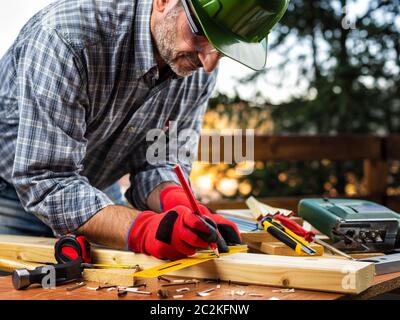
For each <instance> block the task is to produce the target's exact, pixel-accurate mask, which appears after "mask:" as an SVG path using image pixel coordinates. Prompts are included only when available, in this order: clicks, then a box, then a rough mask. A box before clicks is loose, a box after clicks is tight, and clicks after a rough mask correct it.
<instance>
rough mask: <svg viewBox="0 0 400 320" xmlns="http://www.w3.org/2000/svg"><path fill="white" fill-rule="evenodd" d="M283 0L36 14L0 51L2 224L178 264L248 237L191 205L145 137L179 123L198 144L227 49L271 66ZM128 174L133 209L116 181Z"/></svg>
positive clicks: (104, 6)
mask: <svg viewBox="0 0 400 320" xmlns="http://www.w3.org/2000/svg"><path fill="white" fill-rule="evenodd" d="M286 7H287V0H251V1H243V0H114V1H112V0H104V1H93V0H59V1H55V2H54V3H52V4H51V5H49V6H48V7H46V8H44V9H43V10H41V11H40V12H39V13H37V14H36V15H35V16H33V17H32V18H31V19H30V20H29V21H28V23H27V24H26V25H25V26H24V27H23V28H22V30H21V31H20V34H19V35H18V37H17V39H16V40H15V42H14V43H13V45H12V46H11V48H10V49H9V50H8V51H7V52H6V54H5V55H4V57H3V58H2V59H1V60H0V79H1V82H0V115H1V116H0V132H1V136H0V152H1V157H0V233H6V234H23V235H35V236H49V235H56V236H60V235H65V234H69V233H74V234H76V235H84V236H86V238H88V239H89V240H90V241H92V242H94V243H98V244H103V245H107V246H110V247H114V248H126V249H128V250H132V251H135V252H142V253H146V254H149V255H153V256H155V257H157V258H162V259H171V260H174V259H179V258H182V257H186V256H189V255H192V254H194V253H195V252H196V249H199V248H208V247H209V246H210V243H213V242H217V243H218V245H219V249H220V250H221V251H226V249H227V246H226V245H227V244H236V243H240V235H239V231H238V229H237V227H236V226H235V224H234V223H232V222H230V221H228V220H226V219H224V218H223V217H221V216H220V215H218V214H215V213H212V212H210V211H209V210H208V209H207V208H206V207H205V206H203V205H200V207H201V210H202V216H203V218H200V217H199V216H198V215H196V214H194V212H193V211H192V209H191V206H190V203H189V201H188V199H187V197H186V196H185V193H184V191H183V189H182V188H181V187H180V185H179V181H178V179H177V177H176V176H175V173H174V172H173V170H172V168H173V166H174V163H171V162H167V161H165V162H162V163H153V162H149V161H148V159H147V157H146V155H147V150H148V148H149V141H147V139H146V135H147V133H148V132H149V131H150V130H152V129H159V130H162V132H168V131H169V130H170V129H171V128H170V124H171V123H173V124H174V129H175V130H177V131H178V132H180V131H182V130H190V132H192V134H191V138H192V139H194V141H196V142H198V139H199V132H200V127H201V123H202V118H203V115H204V113H205V110H206V107H207V102H208V99H209V97H210V94H211V93H212V91H213V88H214V85H215V81H216V76H217V66H218V62H219V60H220V58H221V57H222V56H227V57H230V58H232V59H234V60H236V61H239V62H241V63H243V64H245V65H247V66H249V67H251V68H253V69H256V70H260V69H261V68H263V67H264V65H265V62H266V44H267V41H266V38H267V35H268V33H269V32H270V30H271V28H272V27H273V25H275V24H276V23H277V21H278V20H279V19H280V18H281V17H282V15H283V13H284V12H285V10H286ZM186 143H187V141H186V140H185V141H178V146H177V148H178V149H179V148H187V147H188V146H187V145H185V144H186ZM189 149H190V150H191V152H192V153H194V152H195V151H197V145H196V143H195V144H190V148H189ZM180 164H181V166H182V167H183V169H184V171H185V174H186V176H187V177H188V176H189V173H190V170H191V161H184V162H182V163H180ZM126 174H130V182H131V184H130V188H129V189H128V190H127V191H126V193H125V198H126V199H127V200H128V202H129V203H130V205H125V204H124V201H123V197H122V194H118V192H120V191H119V189H118V188H116V187H115V182H116V181H118V179H120V178H121V177H122V176H124V175H126ZM116 193H117V195H116Z"/></svg>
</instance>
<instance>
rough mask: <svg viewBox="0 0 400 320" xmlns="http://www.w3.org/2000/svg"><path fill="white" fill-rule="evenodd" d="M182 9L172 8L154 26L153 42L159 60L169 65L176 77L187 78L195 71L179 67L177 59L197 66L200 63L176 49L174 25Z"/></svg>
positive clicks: (176, 27) (178, 6)
mask: <svg viewBox="0 0 400 320" xmlns="http://www.w3.org/2000/svg"><path fill="white" fill-rule="evenodd" d="M181 10H183V9H182V7H181V6H180V5H179V4H178V5H176V6H175V7H174V8H172V9H171V10H170V11H169V12H168V13H167V15H166V17H165V19H163V20H162V21H160V22H159V23H157V24H156V25H155V26H154V40H155V43H156V47H157V50H158V53H159V54H160V56H161V58H162V59H163V60H164V61H165V62H166V63H167V64H168V65H169V67H170V68H171V70H172V71H173V72H175V73H176V74H177V75H178V76H181V77H187V76H190V75H192V74H193V72H194V71H195V70H193V69H188V68H184V67H181V66H179V65H178V64H177V62H178V60H177V59H178V58H180V57H182V56H183V57H185V58H186V59H188V60H190V61H191V62H192V63H194V65H199V64H200V62H199V60H198V58H197V56H196V57H194V56H193V55H191V54H180V53H179V52H178V51H177V50H176V49H175V48H176V42H177V29H178V28H179V27H178V26H177V24H176V22H177V20H178V16H179V14H180V13H181Z"/></svg>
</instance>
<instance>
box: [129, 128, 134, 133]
mask: <svg viewBox="0 0 400 320" xmlns="http://www.w3.org/2000/svg"><path fill="white" fill-rule="evenodd" d="M128 131H129V133H135V131H136V130H135V127H129V129H128Z"/></svg>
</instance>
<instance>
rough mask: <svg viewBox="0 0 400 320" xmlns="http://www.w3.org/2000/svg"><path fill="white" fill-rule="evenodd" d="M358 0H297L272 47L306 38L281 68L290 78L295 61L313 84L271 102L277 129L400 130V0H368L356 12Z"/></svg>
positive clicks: (287, 47) (285, 48) (285, 50)
mask: <svg viewBox="0 0 400 320" xmlns="http://www.w3.org/2000/svg"><path fill="white" fill-rule="evenodd" d="M357 3H360V1H351V0H312V1H305V0H291V2H290V5H289V8H288V12H287V14H286V15H285V16H284V18H283V19H282V21H281V24H280V26H278V28H277V30H276V32H277V34H278V36H277V37H276V39H275V40H274V41H273V42H272V43H270V50H279V52H280V53H281V55H282V56H289V53H290V54H291V55H292V56H293V53H294V52H296V50H295V47H296V46H299V47H300V46H301V48H302V50H297V52H298V53H297V57H295V58H294V59H291V60H286V61H284V62H283V63H282V65H279V66H276V67H275V68H277V69H279V70H282V72H281V74H282V79H281V83H279V85H283V86H284V85H285V77H286V76H287V72H288V70H290V72H293V64H295V65H297V66H298V67H299V69H300V70H299V71H300V73H299V74H300V76H299V78H298V82H299V83H300V81H302V80H304V78H305V79H307V80H308V88H307V90H306V91H305V93H304V94H303V95H302V96H300V97H293V98H292V99H291V100H290V101H289V102H287V103H283V104H280V105H279V106H274V107H272V113H271V115H272V118H273V120H274V125H275V131H276V132H279V133H282V132H295V133H300V132H303V133H368V132H373V133H377V132H381V133H385V132H400V24H399V19H400V3H399V0H390V1H382V0H369V1H368V4H367V10H366V12H365V13H363V15H362V16H356V17H352V18H351V17H350V14H349V13H350V12H351V10H350V8H353V11H354V8H357V6H356V4H357ZM396 19H397V24H396ZM293 43H296V44H297V45H295V46H293ZM288 66H290V68H287V67H288ZM266 72H270V70H268V69H266V70H263V71H261V72H258V73H255V74H253V75H252V76H250V77H248V78H246V79H243V80H242V82H244V83H246V82H252V81H254V80H255V79H257V78H259V77H262V76H265V73H266Z"/></svg>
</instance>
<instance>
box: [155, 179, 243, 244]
mask: <svg viewBox="0 0 400 320" xmlns="http://www.w3.org/2000/svg"><path fill="white" fill-rule="evenodd" d="M160 203H161V206H162V209H163V210H168V209H169V208H173V207H175V206H177V205H182V206H186V207H188V208H190V209H191V205H190V202H189V199H188V198H187V196H186V193H185V191H184V190H183V188H182V187H180V186H171V187H167V188H165V189H163V190H162V191H161V193H160ZM199 208H200V210H201V213H202V214H203V215H205V216H207V217H208V218H210V219H211V220H212V221H213V222H215V224H216V225H217V228H218V231H219V232H220V234H221V236H222V237H223V238H224V240H225V242H226V243H227V244H228V245H236V244H241V243H242V241H241V239H240V232H239V229H238V227H237V226H236V224H235V223H233V222H232V221H229V220H228V219H226V218H224V217H223V216H221V215H220V214H217V213H215V212H212V211H211V210H209V209H208V208H207V207H206V206H204V205H202V204H201V203H199Z"/></svg>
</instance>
